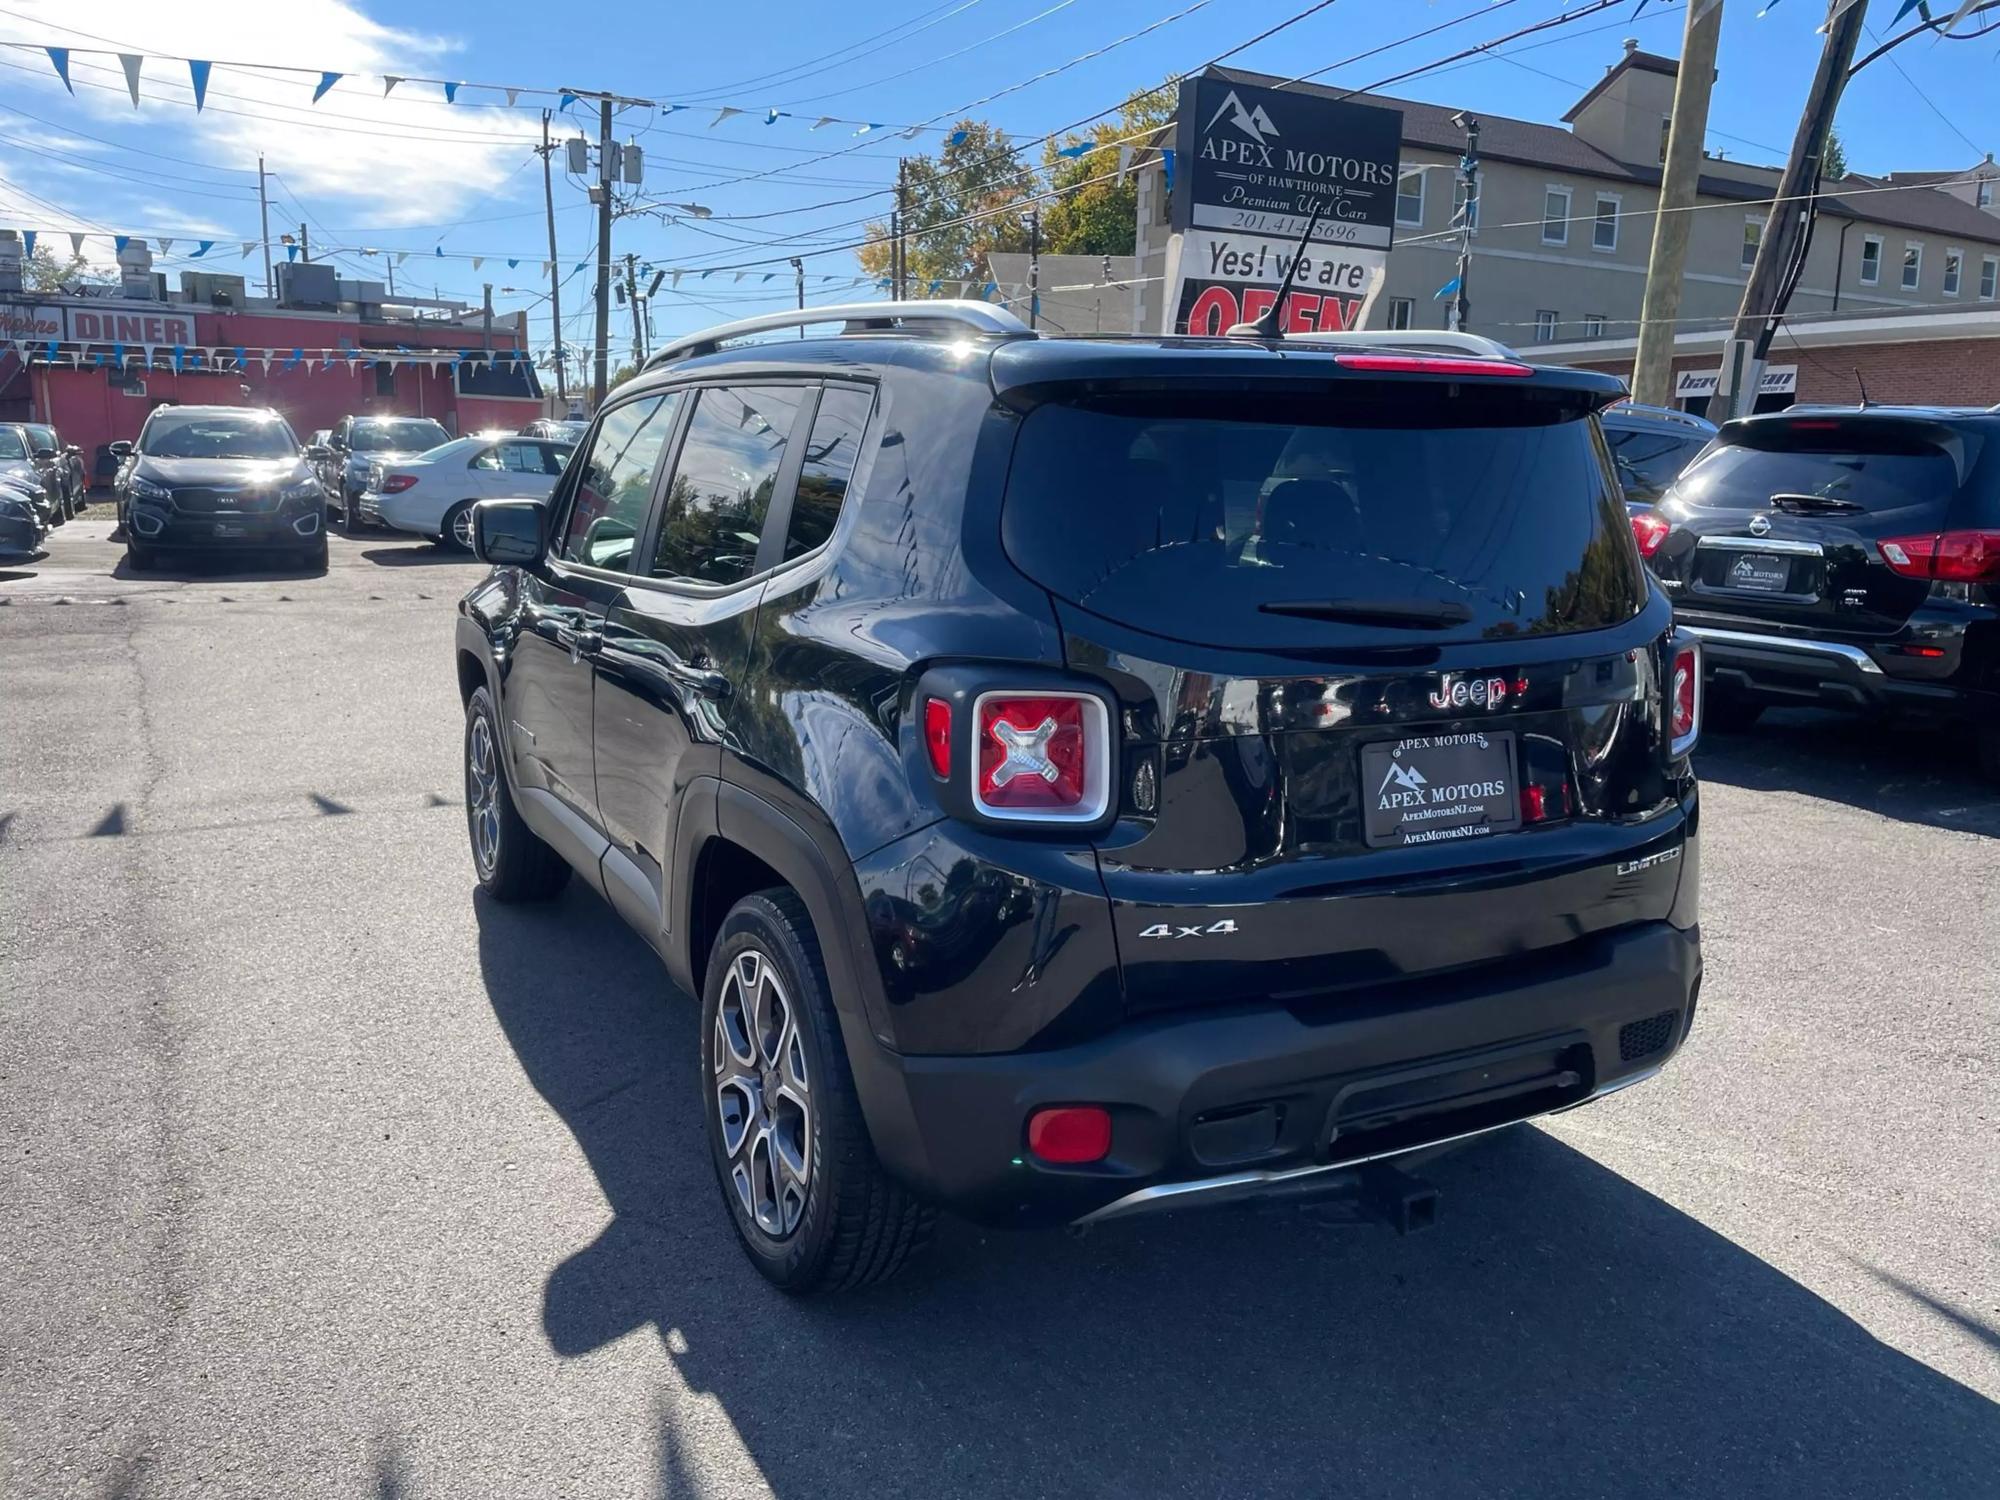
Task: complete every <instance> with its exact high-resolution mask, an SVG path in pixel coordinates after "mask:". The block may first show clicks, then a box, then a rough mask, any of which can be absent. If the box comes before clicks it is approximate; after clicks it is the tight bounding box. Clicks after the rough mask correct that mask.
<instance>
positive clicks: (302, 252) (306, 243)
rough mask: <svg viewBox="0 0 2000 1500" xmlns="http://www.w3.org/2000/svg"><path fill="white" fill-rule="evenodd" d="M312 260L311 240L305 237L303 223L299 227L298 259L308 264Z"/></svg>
mask: <svg viewBox="0 0 2000 1500" xmlns="http://www.w3.org/2000/svg"><path fill="white" fill-rule="evenodd" d="M312 258H313V247H312V240H311V239H309V238H308V237H307V235H306V226H305V224H304V223H303V222H301V223H300V225H299V259H300V260H303V261H308V262H309V261H311V260H312Z"/></svg>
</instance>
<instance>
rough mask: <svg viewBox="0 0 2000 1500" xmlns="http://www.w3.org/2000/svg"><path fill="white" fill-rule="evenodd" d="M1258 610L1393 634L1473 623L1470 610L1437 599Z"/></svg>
mask: <svg viewBox="0 0 2000 1500" xmlns="http://www.w3.org/2000/svg"><path fill="white" fill-rule="evenodd" d="M1257 608H1258V609H1259V610H1261V611H1262V612H1263V613H1265V614H1267V615H1298V616H1300V617H1301V618H1303V619H1307V620H1339V621H1341V622H1343V623H1344V624H1348V625H1385V626H1388V627H1389V628H1390V629H1392V630H1444V629H1446V628H1448V627H1450V626H1453V625H1463V624H1466V623H1467V622H1468V621H1470V620H1471V619H1472V611H1471V609H1469V608H1468V607H1467V606H1465V605H1463V604H1450V603H1445V602H1443V601H1440V600H1436V599H1292V600H1273V601H1272V602H1270V603H1267V604H1260V605H1258V606H1257Z"/></svg>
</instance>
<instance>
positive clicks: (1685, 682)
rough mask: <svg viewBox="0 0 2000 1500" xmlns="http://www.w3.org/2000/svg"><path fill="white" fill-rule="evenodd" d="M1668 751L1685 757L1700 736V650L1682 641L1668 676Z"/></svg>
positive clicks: (1675, 650)
mask: <svg viewBox="0 0 2000 1500" xmlns="http://www.w3.org/2000/svg"><path fill="white" fill-rule="evenodd" d="M1667 680H1668V683H1669V685H1670V690H1669V693H1668V697H1667V748H1668V750H1669V752H1670V753H1672V754H1674V755H1676V756H1680V755H1686V754H1687V753H1688V751H1690V750H1692V749H1693V748H1694V742H1695V741H1696V740H1697V739H1698V738H1700V736H1701V647H1700V646H1699V645H1697V644H1696V643H1695V642H1693V641H1683V642H1681V643H1680V644H1678V645H1676V646H1675V647H1674V665H1673V671H1672V672H1671V674H1669V676H1668V679H1667Z"/></svg>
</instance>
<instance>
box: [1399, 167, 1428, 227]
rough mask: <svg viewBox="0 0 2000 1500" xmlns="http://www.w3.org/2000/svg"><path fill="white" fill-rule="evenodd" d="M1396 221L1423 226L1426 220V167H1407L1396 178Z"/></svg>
mask: <svg viewBox="0 0 2000 1500" xmlns="http://www.w3.org/2000/svg"><path fill="white" fill-rule="evenodd" d="M1396 222H1397V223H1398V224H1410V225H1414V226H1417V227H1421V226H1422V224H1423V222H1424V169H1423V168H1422V167H1405V168H1403V170H1402V172H1401V173H1400V174H1399V175H1398V176H1397V178H1396Z"/></svg>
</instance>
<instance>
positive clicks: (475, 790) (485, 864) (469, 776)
mask: <svg viewBox="0 0 2000 1500" xmlns="http://www.w3.org/2000/svg"><path fill="white" fill-rule="evenodd" d="M502 743H503V742H502V741H501V739H500V727H499V718H498V716H497V715H496V714H495V713H494V712H493V699H492V696H491V695H490V694H488V692H487V691H486V689H485V688H483V687H481V688H475V689H474V690H473V693H472V699H471V701H470V702H468V703H467V704H466V705H465V824H466V832H467V834H468V835H469V836H470V838H471V841H472V868H473V869H474V871H476V872H477V874H478V876H479V884H480V885H481V886H482V887H484V888H485V891H486V894H487V895H489V896H491V897H492V898H493V899H494V900H495V901H505V902H515V901H546V900H548V899H549V898H550V897H551V896H553V895H555V894H556V893H557V892H558V891H560V890H561V889H562V888H563V887H564V886H565V885H567V884H568V883H569V863H568V862H567V861H566V860H565V859H564V858H563V857H562V856H561V855H560V854H558V853H556V851H555V850H553V849H551V848H550V847H549V846H548V845H547V844H545V843H543V842H542V841H541V839H540V838H539V837H537V836H536V834H535V832H534V830H533V829H531V828H529V827H528V825H527V824H526V823H524V822H522V821H521V814H520V812H519V811H518V810H517V809H516V808H515V806H514V793H513V790H512V788H510V787H509V786H508V785H507V770H506V767H505V766H504V765H503V764H502V763H501V762H502V757H501V750H500V747H501V744H502Z"/></svg>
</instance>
